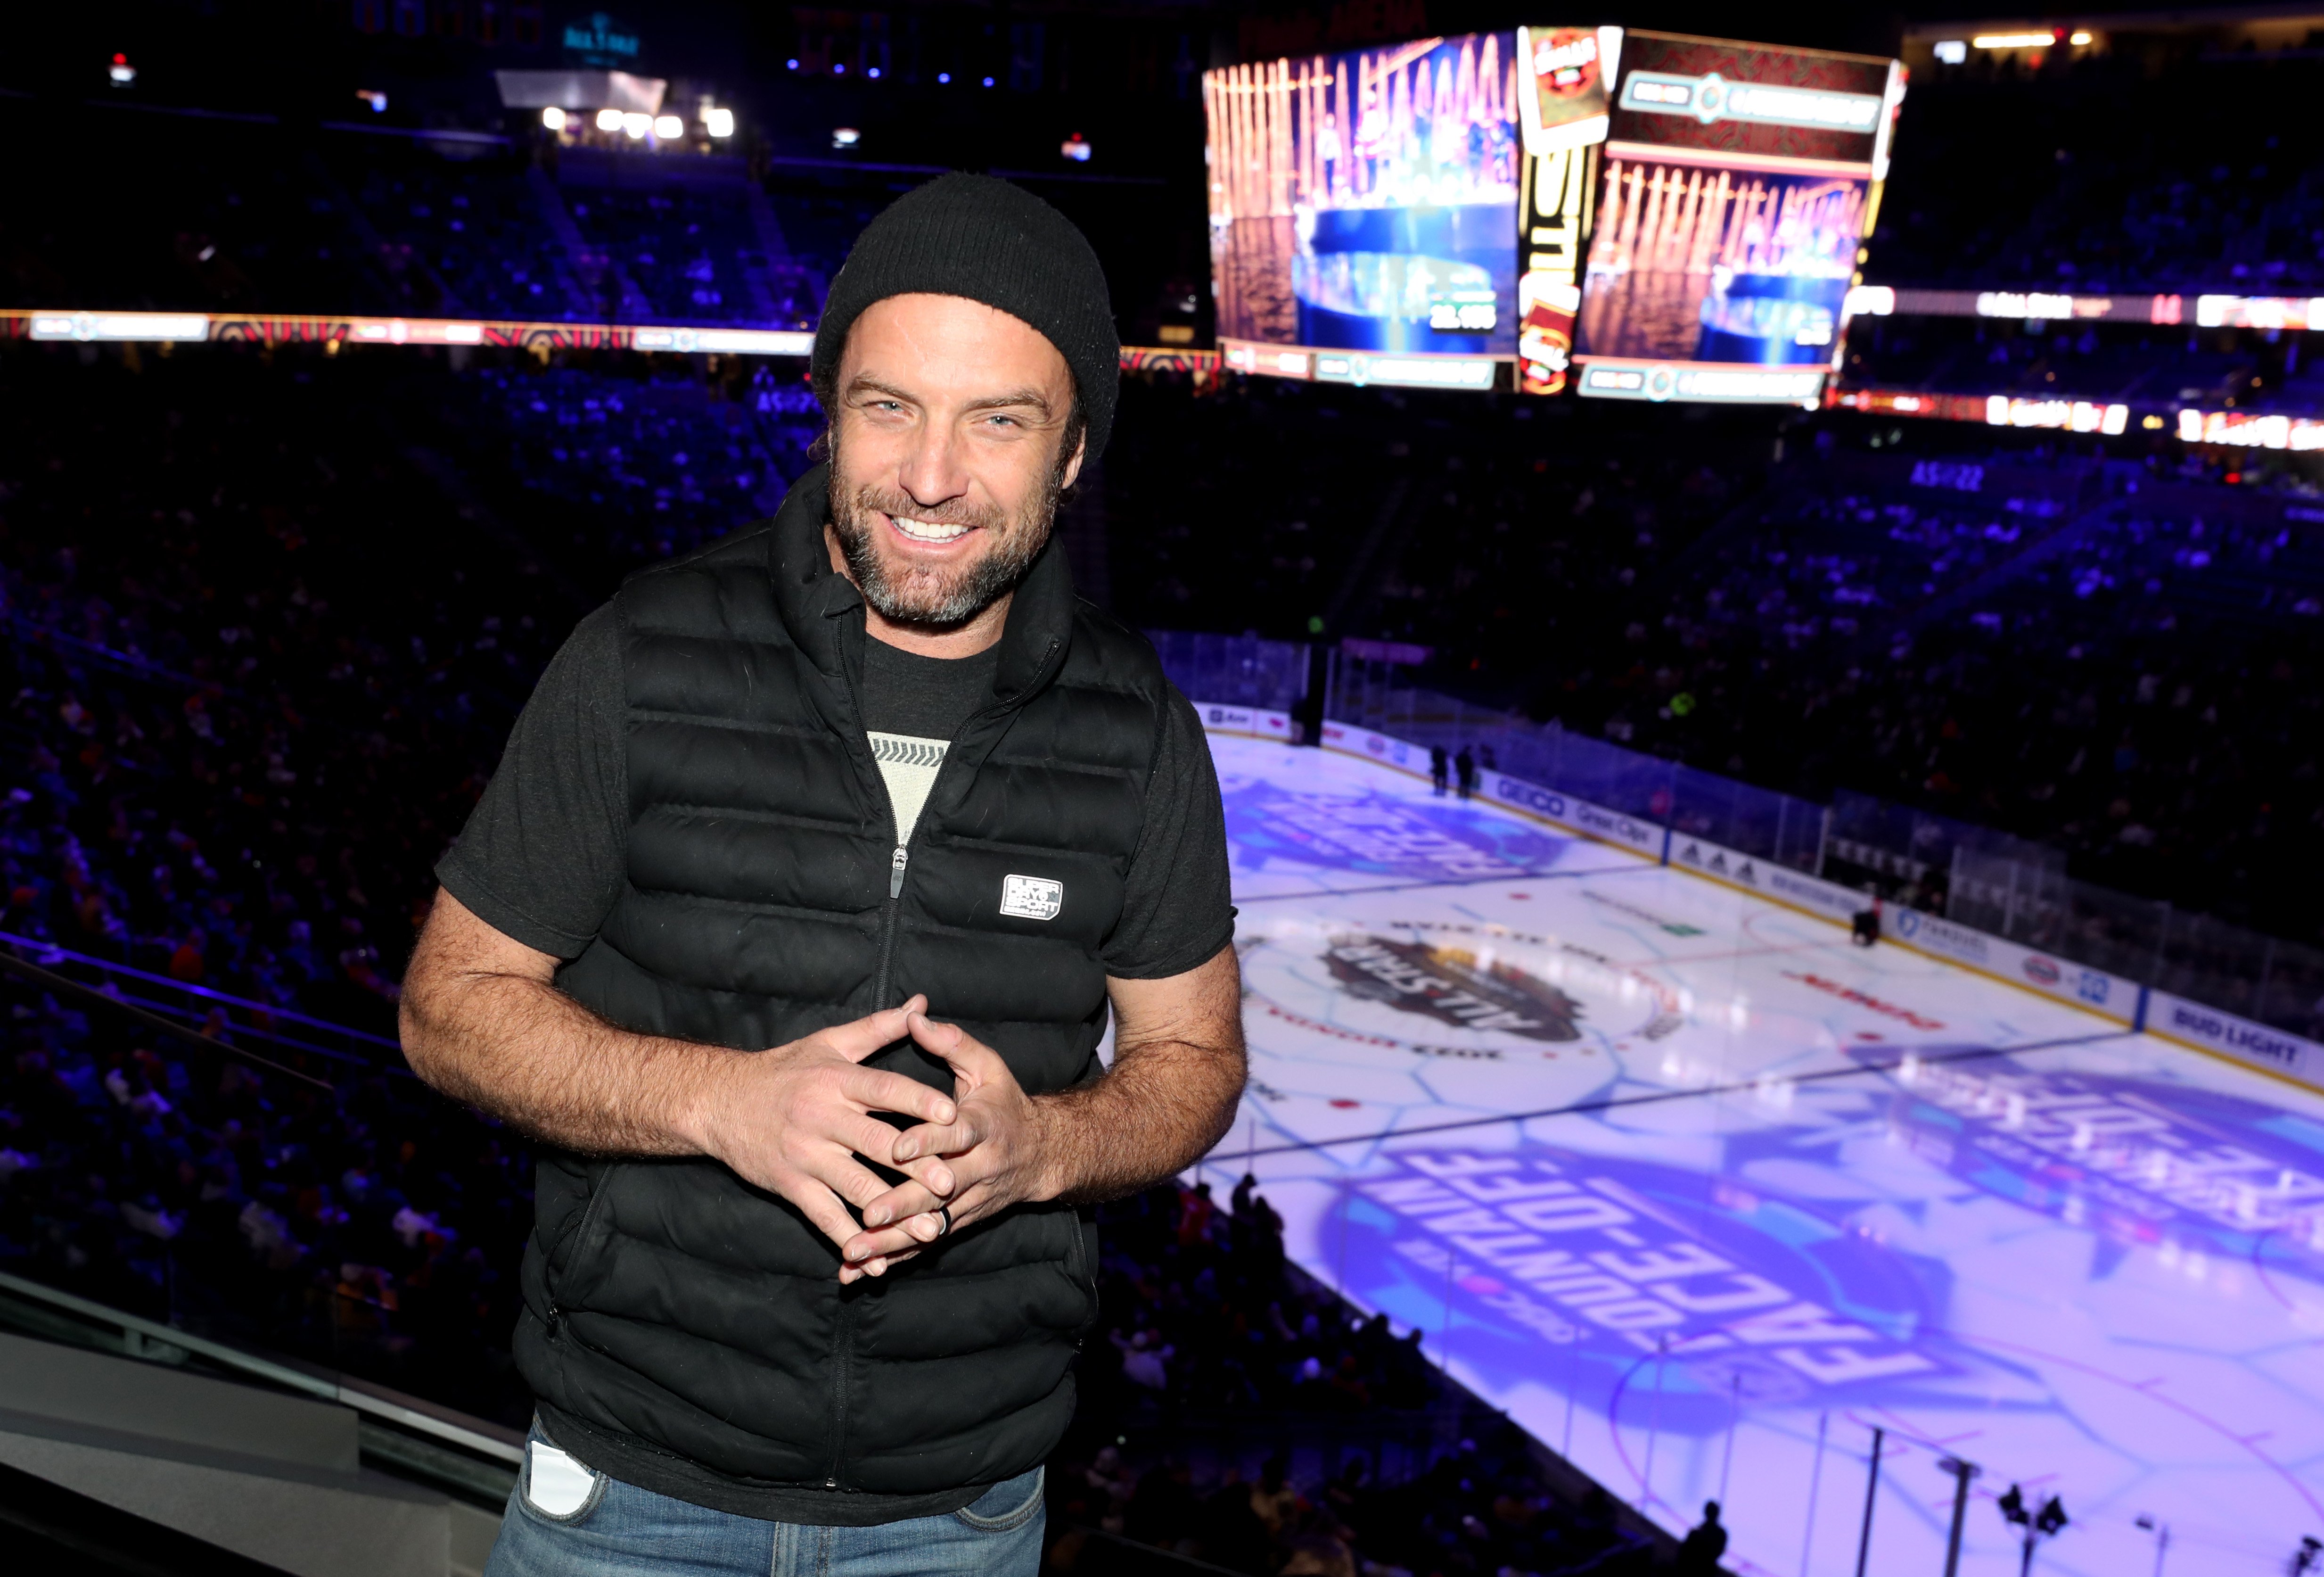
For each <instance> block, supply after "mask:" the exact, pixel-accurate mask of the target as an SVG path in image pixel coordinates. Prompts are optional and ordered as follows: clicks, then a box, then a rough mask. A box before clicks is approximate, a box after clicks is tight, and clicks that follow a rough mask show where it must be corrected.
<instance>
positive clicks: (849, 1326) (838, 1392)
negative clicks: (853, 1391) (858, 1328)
mask: <svg viewBox="0 0 2324 1577" xmlns="http://www.w3.org/2000/svg"><path fill="white" fill-rule="evenodd" d="M854 1308H855V1300H854V1299H853V1298H851V1297H849V1296H848V1295H847V1294H846V1293H845V1292H844V1291H842V1292H841V1293H840V1294H839V1321H838V1324H839V1340H838V1341H837V1342H836V1343H835V1344H834V1350H833V1352H832V1369H831V1465H830V1471H829V1473H828V1474H827V1475H826V1476H825V1479H824V1480H823V1487H824V1488H825V1489H838V1488H839V1487H840V1485H839V1464H840V1463H841V1462H842V1461H844V1459H845V1457H846V1454H847V1377H848V1371H849V1370H850V1368H853V1365H852V1364H851V1363H850V1362H849V1360H850V1359H853V1357H854V1355H855V1321H854V1319H853V1313H854Z"/></svg>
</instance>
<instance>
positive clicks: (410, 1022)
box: [401, 967, 739, 1155]
mask: <svg viewBox="0 0 2324 1577" xmlns="http://www.w3.org/2000/svg"><path fill="white" fill-rule="evenodd" d="M414 984H416V985H417V987H418V988H417V989H407V991H406V994H405V997H404V1000H403V1010H402V1015H401V1017H402V1028H403V1046H404V1054H405V1055H406V1056H407V1057H408V1058H409V1059H410V1062H411V1066H412V1071H415V1072H417V1073H418V1074H419V1075H420V1077H421V1078H422V1079H424V1080H426V1081H428V1082H429V1083H430V1084H432V1085H434V1086H435V1087H436V1088H437V1089H438V1090H443V1091H444V1092H445V1093H446V1094H447V1095H450V1096H453V1097H455V1098H456V1099H460V1100H465V1101H467V1102H469V1103H470V1104H471V1105H474V1106H477V1107H480V1108H482V1109H484V1110H486V1111H488V1112H491V1113H492V1114H493V1116H495V1117H498V1118H502V1119H503V1120H504V1121H507V1122H509V1123H511V1124H513V1125H514V1126H515V1127H520V1128H522V1129H523V1130H524V1131H525V1132H527V1133H529V1134H531V1135H532V1136H535V1137H537V1138H541V1139H546V1140H548V1141H549V1143H551V1144H554V1145H560V1146H565V1147H566V1148H567V1149H573V1150H579V1151H583V1152H586V1153H590V1154H595V1155H696V1154H699V1153H701V1151H702V1149H703V1147H704V1146H703V1144H702V1140H701V1137H700V1134H699V1116H700V1107H701V1104H702V1096H703V1093H704V1091H705V1090H706V1089H707V1087H708V1086H709V1085H710V1084H711V1082H712V1081H713V1079H714V1076H715V1072H716V1071H717V1070H718V1069H719V1067H720V1066H721V1065H722V1064H723V1063H724V1062H726V1061H728V1060H730V1059H732V1058H733V1057H735V1056H736V1055H738V1054H739V1053H734V1052H731V1051H727V1050H725V1049H724V1048H723V1047H718V1046H705V1045H697V1044H694V1043H693V1042H690V1041H678V1040H666V1039H663V1038H660V1037H659V1036H655V1035H641V1034H631V1033H630V1032H628V1031H626V1030H623V1029H619V1028H616V1027H615V1026H614V1025H611V1024H608V1023H606V1022H605V1021H604V1019H602V1018H599V1017H598V1016H596V1015H595V1014H593V1013H591V1012H589V1011H588V1009H586V1008H585V1007H583V1006H581V1005H580V1004H579V1003H577V1002H576V1001H574V1000H573V999H572V998H571V997H567V996H566V995H565V994H564V993H563V992H562V991H559V990H558V989H557V988H556V987H554V986H552V985H549V984H548V983H547V982H545V981H539V980H530V979H524V978H522V977H521V976H514V975H504V974H490V973H469V972H464V971H461V970H459V969H457V968H448V967H447V968H440V969H436V970H431V971H430V972H429V977H428V978H427V979H425V980H424V981H420V982H416V983H414ZM550 1048H554V1053H553V1054H548V1053H549V1049H550Z"/></svg>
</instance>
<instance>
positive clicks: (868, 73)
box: [863, 66, 880, 79]
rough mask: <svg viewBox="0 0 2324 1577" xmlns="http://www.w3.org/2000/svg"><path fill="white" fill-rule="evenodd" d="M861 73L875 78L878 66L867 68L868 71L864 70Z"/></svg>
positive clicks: (877, 74)
mask: <svg viewBox="0 0 2324 1577" xmlns="http://www.w3.org/2000/svg"><path fill="white" fill-rule="evenodd" d="M863 74H864V75H865V76H866V77H871V78H874V79H876V78H877V77H878V76H879V75H880V68H879V67H877V66H874V67H872V68H871V70H868V71H866V72H864V73H863Z"/></svg>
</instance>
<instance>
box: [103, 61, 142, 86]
mask: <svg viewBox="0 0 2324 1577" xmlns="http://www.w3.org/2000/svg"><path fill="white" fill-rule="evenodd" d="M105 74H106V76H107V77H109V78H111V79H112V80H113V85H114V86H115V88H126V87H128V86H129V85H130V84H131V83H133V82H134V81H136V80H137V68H136V67H134V66H133V65H131V64H130V63H129V57H128V56H127V55H115V56H114V57H113V61H112V63H111V64H110V65H108V66H106V68H105Z"/></svg>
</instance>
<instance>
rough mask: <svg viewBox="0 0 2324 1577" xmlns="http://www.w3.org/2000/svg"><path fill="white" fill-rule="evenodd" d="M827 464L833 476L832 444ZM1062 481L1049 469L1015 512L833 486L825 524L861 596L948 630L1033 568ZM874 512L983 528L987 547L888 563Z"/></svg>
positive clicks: (899, 618)
mask: <svg viewBox="0 0 2324 1577" xmlns="http://www.w3.org/2000/svg"><path fill="white" fill-rule="evenodd" d="M831 469H832V475H833V477H834V478H837V476H838V475H839V469H840V466H839V456H838V454H837V452H836V450H835V451H834V453H833V455H832V459H831ZM1061 482H1062V478H1060V477H1059V475H1058V473H1057V471H1056V470H1055V469H1052V470H1051V471H1049V473H1048V474H1047V476H1046V477H1045V478H1043V479H1042V483H1041V487H1040V490H1039V492H1037V494H1036V495H1035V496H1033V497H1032V498H1030V499H1028V501H1027V503H1026V506H1025V508H1024V510H1023V512H1022V513H1020V514H1019V515H1015V516H1014V517H1011V516H1010V515H1009V514H1008V512H1007V511H1005V510H1001V509H998V508H993V507H991V506H983V507H980V506H975V505H971V504H965V503H954V504H949V505H946V506H945V507H943V508H941V509H937V510H924V509H921V508H920V507H918V506H917V505H915V504H914V503H913V502H912V500H911V498H910V497H909V496H908V495H906V494H903V493H899V492H896V491H894V490H892V489H890V488H886V487H871V486H866V487H858V488H856V489H855V491H854V492H853V494H852V495H850V494H848V493H845V492H844V491H842V490H841V489H840V488H837V487H834V488H833V489H832V493H831V529H832V532H833V534H835V536H837V537H838V539H839V552H840V555H841V556H842V557H843V558H844V559H845V560H846V561H847V571H848V574H849V575H850V576H851V577H852V578H853V580H854V581H855V585H856V588H857V589H859V590H860V591H862V593H863V600H864V601H865V602H867V603H869V604H871V607H872V608H875V609H877V610H878V611H879V614H880V617H882V618H884V619H887V620H889V621H890V622H891V623H894V624H899V625H916V626H922V627H924V628H931V629H951V628H955V627H957V626H961V625H964V624H966V623H967V622H968V621H969V620H970V619H973V618H974V617H976V616H977V615H978V614H981V613H982V612H983V611H984V610H985V609H986V608H991V606H992V605H993V604H994V603H995V602H998V601H999V600H1000V599H1001V598H1003V597H1005V596H1007V595H1008V594H1009V593H1010V592H1011V591H1014V590H1015V589H1017V583H1018V582H1019V581H1020V580H1023V579H1024V578H1025V571H1028V570H1029V569H1031V568H1032V567H1033V561H1034V560H1035V559H1036V558H1037V557H1039V556H1040V552H1041V549H1042V548H1043V547H1044V546H1045V545H1046V544H1047V543H1048V540H1049V532H1050V528H1051V527H1052V526H1053V525H1054V524H1056V515H1057V498H1058V496H1059V495H1060V493H1061V492H1062V490H1063V489H1062V486H1061ZM878 515H902V516H904V518H906V519H907V520H925V521H927V522H929V523H930V524H941V525H965V526H970V527H973V528H975V529H976V530H977V531H979V532H980V533H982V534H984V535H985V536H986V537H987V538H988V539H989V545H988V546H987V547H986V548H985V550H984V552H982V553H981V554H980V555H978V556H977V557H975V558H973V559H971V560H968V561H965V562H963V563H960V564H955V565H952V566H949V567H938V566H936V565H925V564H900V565H897V566H894V567H892V568H891V567H890V564H889V563H888V561H886V560H885V559H883V558H882V557H881V552H880V549H879V547H878V545H877V543H876V541H875V539H876V537H877V536H878V534H879V533H881V532H882V531H884V530H885V529H887V528H886V526H885V525H884V524H881V522H880V521H879V519H878V518H877V516H878Z"/></svg>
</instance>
